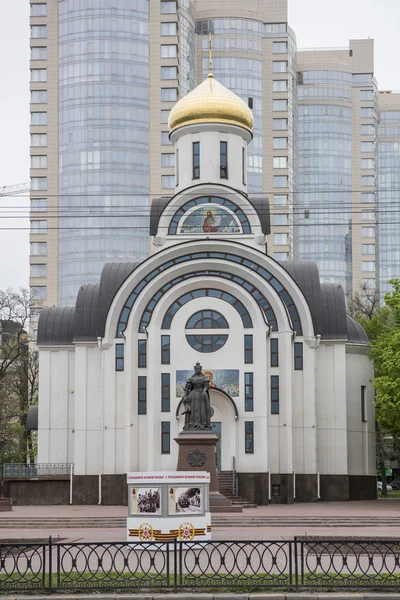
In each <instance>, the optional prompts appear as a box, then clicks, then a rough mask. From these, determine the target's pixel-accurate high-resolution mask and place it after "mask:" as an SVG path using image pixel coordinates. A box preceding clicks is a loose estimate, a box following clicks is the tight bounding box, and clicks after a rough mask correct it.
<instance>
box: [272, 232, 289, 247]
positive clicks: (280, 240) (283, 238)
mask: <svg viewBox="0 0 400 600" xmlns="http://www.w3.org/2000/svg"><path fill="white" fill-rule="evenodd" d="M288 243H289V239H288V234H287V233H274V245H275V246H286V245H287V244H288Z"/></svg>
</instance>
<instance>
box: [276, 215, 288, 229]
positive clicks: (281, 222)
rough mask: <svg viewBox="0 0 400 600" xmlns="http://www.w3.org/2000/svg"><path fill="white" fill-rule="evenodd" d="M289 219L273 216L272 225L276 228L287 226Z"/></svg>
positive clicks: (286, 216) (285, 216)
mask: <svg viewBox="0 0 400 600" xmlns="http://www.w3.org/2000/svg"><path fill="white" fill-rule="evenodd" d="M288 223H289V217H288V215H273V217H272V224H273V225H277V226H282V225H288Z"/></svg>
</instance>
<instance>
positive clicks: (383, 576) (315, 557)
mask: <svg viewBox="0 0 400 600" xmlns="http://www.w3.org/2000/svg"><path fill="white" fill-rule="evenodd" d="M399 586H400V542H397V541H395V540H373V541H368V540H367V541H366V540H333V539H332V540H298V539H296V538H295V539H294V540H293V541H282V540H280V541H250V542H247V541H215V542H181V541H178V540H176V539H175V540H174V541H172V542H159V543H140V544H139V543H136V542H130V543H128V542H121V543H114V542H106V543H76V544H70V543H62V542H59V543H54V542H53V541H52V539H51V538H50V539H49V540H48V541H46V542H45V543H44V542H43V543H40V542H39V541H36V542H32V543H26V544H0V589H1V590H2V591H4V592H5V591H8V592H9V591H13V592H22V591H28V590H41V591H44V592H46V593H52V592H57V591H62V590H71V591H79V590H87V589H93V590H95V589H97V590H106V589H118V588H119V589H127V588H131V589H139V588H150V589H157V590H159V589H162V588H168V589H174V590H182V589H184V588H186V589H189V588H190V589H207V588H212V589H213V590H214V591H215V590H217V589H220V590H224V589H228V590H234V589H242V590H243V589H246V590H251V589H261V588H263V589H267V588H285V589H293V590H296V591H297V590H300V589H305V588H311V589H313V588H314V589H316V588H323V589H326V588H329V589H344V588H351V589H354V588H380V589H391V590H393V589H394V588H396V589H398V588H399Z"/></svg>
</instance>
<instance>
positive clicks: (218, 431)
mask: <svg viewBox="0 0 400 600" xmlns="http://www.w3.org/2000/svg"><path fill="white" fill-rule="evenodd" d="M221 425H222V423H221V422H218V421H216V422H215V423H213V422H211V427H212V430H213V433H215V435H216V436H217V437H219V442H218V444H217V471H218V473H219V472H220V471H221V429H222V427H221Z"/></svg>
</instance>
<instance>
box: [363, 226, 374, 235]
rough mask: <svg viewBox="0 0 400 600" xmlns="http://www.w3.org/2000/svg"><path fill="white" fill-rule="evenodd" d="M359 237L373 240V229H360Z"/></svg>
mask: <svg viewBox="0 0 400 600" xmlns="http://www.w3.org/2000/svg"><path fill="white" fill-rule="evenodd" d="M361 237H363V238H374V237H375V227H361Z"/></svg>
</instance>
